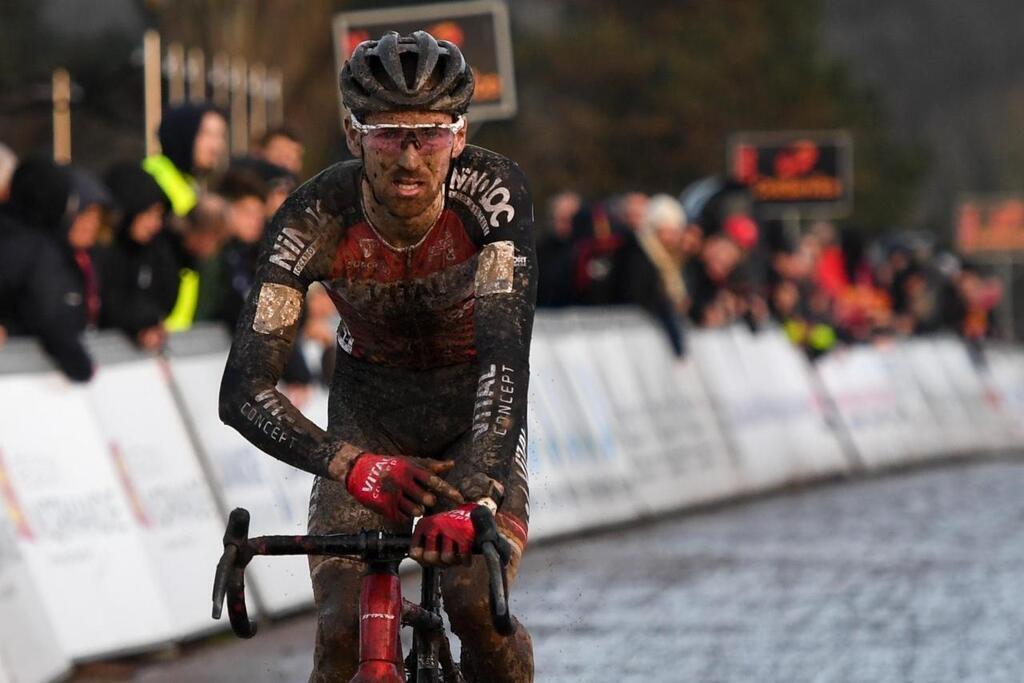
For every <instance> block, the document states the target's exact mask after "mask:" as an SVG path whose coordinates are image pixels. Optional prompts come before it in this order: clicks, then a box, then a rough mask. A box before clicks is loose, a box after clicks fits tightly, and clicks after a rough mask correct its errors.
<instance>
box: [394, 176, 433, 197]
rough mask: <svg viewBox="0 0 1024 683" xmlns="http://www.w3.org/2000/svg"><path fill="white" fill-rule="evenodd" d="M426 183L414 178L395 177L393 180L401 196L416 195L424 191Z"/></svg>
mask: <svg viewBox="0 0 1024 683" xmlns="http://www.w3.org/2000/svg"><path fill="white" fill-rule="evenodd" d="M425 184H426V183H424V182H423V181H422V180H416V179H414V178H395V179H394V180H393V181H391V185H392V186H393V187H394V188H395V191H396V192H397V193H398V196H399V197H415V196H416V195H418V194H419V193H420V192H422V191H423V187H424V185H425Z"/></svg>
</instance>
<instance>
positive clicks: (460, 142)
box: [452, 118, 469, 159]
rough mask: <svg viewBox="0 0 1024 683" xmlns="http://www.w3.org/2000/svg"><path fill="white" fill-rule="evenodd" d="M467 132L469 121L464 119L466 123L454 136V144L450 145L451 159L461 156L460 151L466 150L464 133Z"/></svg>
mask: <svg viewBox="0 0 1024 683" xmlns="http://www.w3.org/2000/svg"><path fill="white" fill-rule="evenodd" d="M467 130H469V119H468V118H467V119H466V123H465V124H464V125H463V126H462V128H461V129H460V130H459V132H458V133H456V134H455V143H454V144H453V145H452V158H453V159H454V158H455V157H457V156H459V155H460V154H462V150H464V149H466V131H467Z"/></svg>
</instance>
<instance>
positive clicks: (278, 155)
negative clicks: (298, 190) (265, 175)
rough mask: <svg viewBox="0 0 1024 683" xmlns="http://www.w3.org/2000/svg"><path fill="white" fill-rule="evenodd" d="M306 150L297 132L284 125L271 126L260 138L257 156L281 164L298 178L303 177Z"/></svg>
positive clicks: (276, 164)
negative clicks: (303, 161)
mask: <svg viewBox="0 0 1024 683" xmlns="http://www.w3.org/2000/svg"><path fill="white" fill-rule="evenodd" d="M305 152H306V148H305V147H304V146H303V144H302V141H301V140H299V138H298V136H297V135H295V132H294V131H293V130H291V129H290V128H286V127H284V126H281V127H278V128H271V129H270V130H269V131H267V132H266V134H264V135H263V137H262V138H261V139H260V141H259V144H258V145H257V149H256V152H255V156H256V157H258V158H260V159H263V160H264V161H266V162H269V163H271V164H274V165H275V166H280V167H281V168H283V169H285V170H286V171H288V172H289V173H291V174H292V175H293V176H294V177H296V178H301V177H302V157H303V155H304V154H305Z"/></svg>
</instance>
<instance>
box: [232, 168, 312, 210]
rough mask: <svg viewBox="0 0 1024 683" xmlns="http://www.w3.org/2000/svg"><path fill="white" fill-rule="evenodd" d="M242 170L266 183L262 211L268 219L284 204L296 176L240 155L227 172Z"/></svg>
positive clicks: (292, 188)
mask: <svg viewBox="0 0 1024 683" xmlns="http://www.w3.org/2000/svg"><path fill="white" fill-rule="evenodd" d="M234 171H244V172H245V173H246V174H249V175H253V176H256V177H258V178H259V179H260V180H261V181H263V183H264V184H265V185H266V200H265V202H264V207H265V209H264V213H265V215H266V219H267V220H268V221H269V220H270V219H271V218H273V217H274V214H275V213H277V210H278V209H279V208H280V207H281V205H282V204H284V200H285V199H287V198H288V195H289V194H291V192H292V190H294V189H295V187H296V185H297V184H298V180H297V179H296V176H295V175H294V174H293V173H291V172H290V171H289V170H288V169H286V168H284V167H282V166H278V165H276V164H272V163H270V162H269V161H265V160H263V159H258V158H255V157H242V158H239V159H234V160H232V162H231V168H230V169H229V172H232V173H233V172H234Z"/></svg>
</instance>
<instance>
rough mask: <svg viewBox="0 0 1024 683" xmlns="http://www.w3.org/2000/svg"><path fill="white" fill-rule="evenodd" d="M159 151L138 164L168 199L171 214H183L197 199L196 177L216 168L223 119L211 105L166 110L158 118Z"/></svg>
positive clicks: (222, 148) (221, 148) (224, 125)
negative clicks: (151, 177)
mask: <svg viewBox="0 0 1024 683" xmlns="http://www.w3.org/2000/svg"><path fill="white" fill-rule="evenodd" d="M158 135H159V138H160V148H161V149H162V150H163V153H162V154H155V155H153V156H150V157H147V158H146V159H145V160H144V161H143V162H142V167H143V168H144V169H145V170H146V172H147V173H149V174H150V175H152V176H153V178H154V179H155V180H156V182H157V184H158V185H159V186H160V188H161V189H162V190H163V192H164V194H166V195H167V198H168V199H169V200H170V203H171V209H172V210H173V211H174V213H175V215H178V216H185V215H187V214H188V212H189V211H191V210H192V207H194V206H195V205H196V202H197V200H198V190H199V180H200V179H202V178H204V177H205V176H206V175H208V174H209V173H210V172H211V171H213V170H214V169H215V168H217V166H218V164H220V162H221V160H222V159H223V158H224V154H225V151H226V150H227V137H226V136H227V119H225V118H224V115H223V114H222V113H221V112H220V111H219V110H218V109H216V108H215V107H213V106H212V105H205V104H204V105H197V104H184V105H180V106H178V107H174V108H172V109H170V110H168V111H167V112H166V113H165V114H164V117H163V120H162V121H161V122H160V130H159V133H158Z"/></svg>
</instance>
